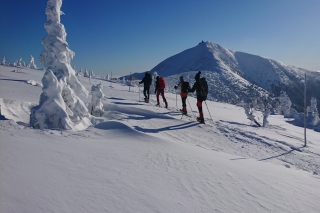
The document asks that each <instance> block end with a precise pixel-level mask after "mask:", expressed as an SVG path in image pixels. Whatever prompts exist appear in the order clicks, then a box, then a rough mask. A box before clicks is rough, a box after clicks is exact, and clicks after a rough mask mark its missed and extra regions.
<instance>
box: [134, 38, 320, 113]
mask: <svg viewBox="0 0 320 213" xmlns="http://www.w3.org/2000/svg"><path fill="white" fill-rule="evenodd" d="M198 70H201V71H205V72H204V73H205V75H204V76H206V77H209V78H208V79H207V80H208V83H209V85H211V89H210V91H209V93H210V97H209V99H211V100H217V101H221V102H228V103H232V104H235V103H237V102H238V101H239V100H246V99H248V98H249V97H250V98H256V97H258V96H261V95H263V94H271V95H275V96H278V95H279V94H280V92H281V91H285V92H286V93H287V94H288V96H289V97H290V99H291V100H292V102H293V107H294V108H296V109H297V110H298V111H302V106H303V87H304V74H305V73H307V84H308V88H307V90H308V96H307V99H308V100H310V98H311V97H315V98H317V100H318V101H320V73H319V72H316V71H311V70H307V69H303V68H299V67H295V66H290V65H285V64H283V63H281V62H278V61H276V60H273V59H268V58H264V57H261V56H258V55H252V54H248V53H244V52H239V51H232V50H228V49H226V48H224V47H222V46H220V45H218V44H214V43H211V42H203V43H199V44H198V45H197V46H195V47H192V48H189V49H187V50H184V51H182V52H180V53H178V54H176V55H173V56H171V57H169V58H167V59H165V60H164V61H162V62H160V63H159V64H158V65H156V66H155V67H154V68H153V69H151V70H150V72H151V73H153V72H157V73H158V74H159V75H161V76H164V77H170V78H171V76H172V77H174V78H176V77H178V76H180V75H183V76H184V77H186V78H187V79H191V80H194V79H193V77H194V73H195V71H198ZM134 76H135V77H138V78H140V77H142V76H143V74H134ZM176 79H177V80H178V78H176ZM177 80H176V81H177ZM319 110H320V109H319Z"/></svg>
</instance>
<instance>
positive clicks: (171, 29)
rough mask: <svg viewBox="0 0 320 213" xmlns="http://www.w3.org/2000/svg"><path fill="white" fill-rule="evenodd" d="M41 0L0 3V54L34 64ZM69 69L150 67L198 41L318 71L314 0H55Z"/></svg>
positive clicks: (319, 35)
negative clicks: (72, 54) (59, 2)
mask: <svg viewBox="0 0 320 213" xmlns="http://www.w3.org/2000/svg"><path fill="white" fill-rule="evenodd" d="M46 3H47V1H46V0H28V1H26V0H10V1H9V0H6V1H1V6H0V29H1V32H0V41H1V42H0V56H1V57H2V56H5V57H6V60H7V62H9V63H12V62H14V61H16V60H17V59H18V58H19V57H22V59H23V60H24V61H26V62H28V61H29V58H30V55H33V56H34V57H35V60H36V64H37V65H38V66H40V67H42V65H41V64H40V62H39V61H38V57H39V55H40V53H41V52H42V50H43V45H42V44H41V40H42V38H43V37H45V36H46V34H47V33H46V31H45V29H44V27H43V25H44V23H45V21H46V15H45V7H46ZM61 10H62V11H63V12H64V13H65V15H63V16H62V17H61V23H62V24H64V26H65V28H66V32H67V42H68V43H69V46H70V49H71V50H73V51H74V52H75V54H76V56H75V58H74V59H73V60H72V66H73V65H75V66H76V68H83V69H84V68H87V69H89V70H92V71H93V72H94V73H95V74H100V75H106V74H109V73H111V71H112V72H113V75H125V74H129V73H130V72H143V71H147V70H150V69H152V68H153V67H154V66H156V65H157V64H158V63H160V62H161V61H163V60H165V59H166V58H168V57H170V56H172V55H175V54H177V53H179V52H181V51H183V50H185V49H188V48H191V47H194V46H196V45H197V44H198V43H199V42H200V41H202V40H204V41H210V42H213V43H216V44H220V45H222V46H223V47H225V48H227V49H231V50H235V51H242V52H247V53H251V54H255V55H260V56H263V57H267V58H271V59H275V60H278V61H281V62H283V63H285V64H290V65H295V66H299V67H303V68H307V69H312V70H320V27H319V26H320V15H319V11H320V1H319V0H219V1H216V0H126V1H124V0H123V1H122V0H105V1H100V0H90V1H89V0H76V1H75V0H63V3H62V8H61Z"/></svg>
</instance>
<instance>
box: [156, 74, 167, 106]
mask: <svg viewBox="0 0 320 213" xmlns="http://www.w3.org/2000/svg"><path fill="white" fill-rule="evenodd" d="M164 88H166V82H165V81H164V78H163V77H159V76H157V78H156V89H155V91H154V93H156V94H157V105H156V106H160V102H159V95H160V94H161V96H162V99H163V102H164V103H165V104H166V108H168V102H167V100H166V98H165V97H164Z"/></svg>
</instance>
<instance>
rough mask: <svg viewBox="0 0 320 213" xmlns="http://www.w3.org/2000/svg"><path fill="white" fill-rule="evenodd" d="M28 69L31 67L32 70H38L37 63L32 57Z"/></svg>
mask: <svg viewBox="0 0 320 213" xmlns="http://www.w3.org/2000/svg"><path fill="white" fill-rule="evenodd" d="M27 67H29V68H31V69H37V66H36V65H35V63H34V58H33V56H32V55H31V56H30V61H29V64H28V66H27Z"/></svg>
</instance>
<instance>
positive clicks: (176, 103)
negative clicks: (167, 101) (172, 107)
mask: <svg viewBox="0 0 320 213" xmlns="http://www.w3.org/2000/svg"><path fill="white" fill-rule="evenodd" d="M176 109H177V111H178V102H177V90H176Z"/></svg>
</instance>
